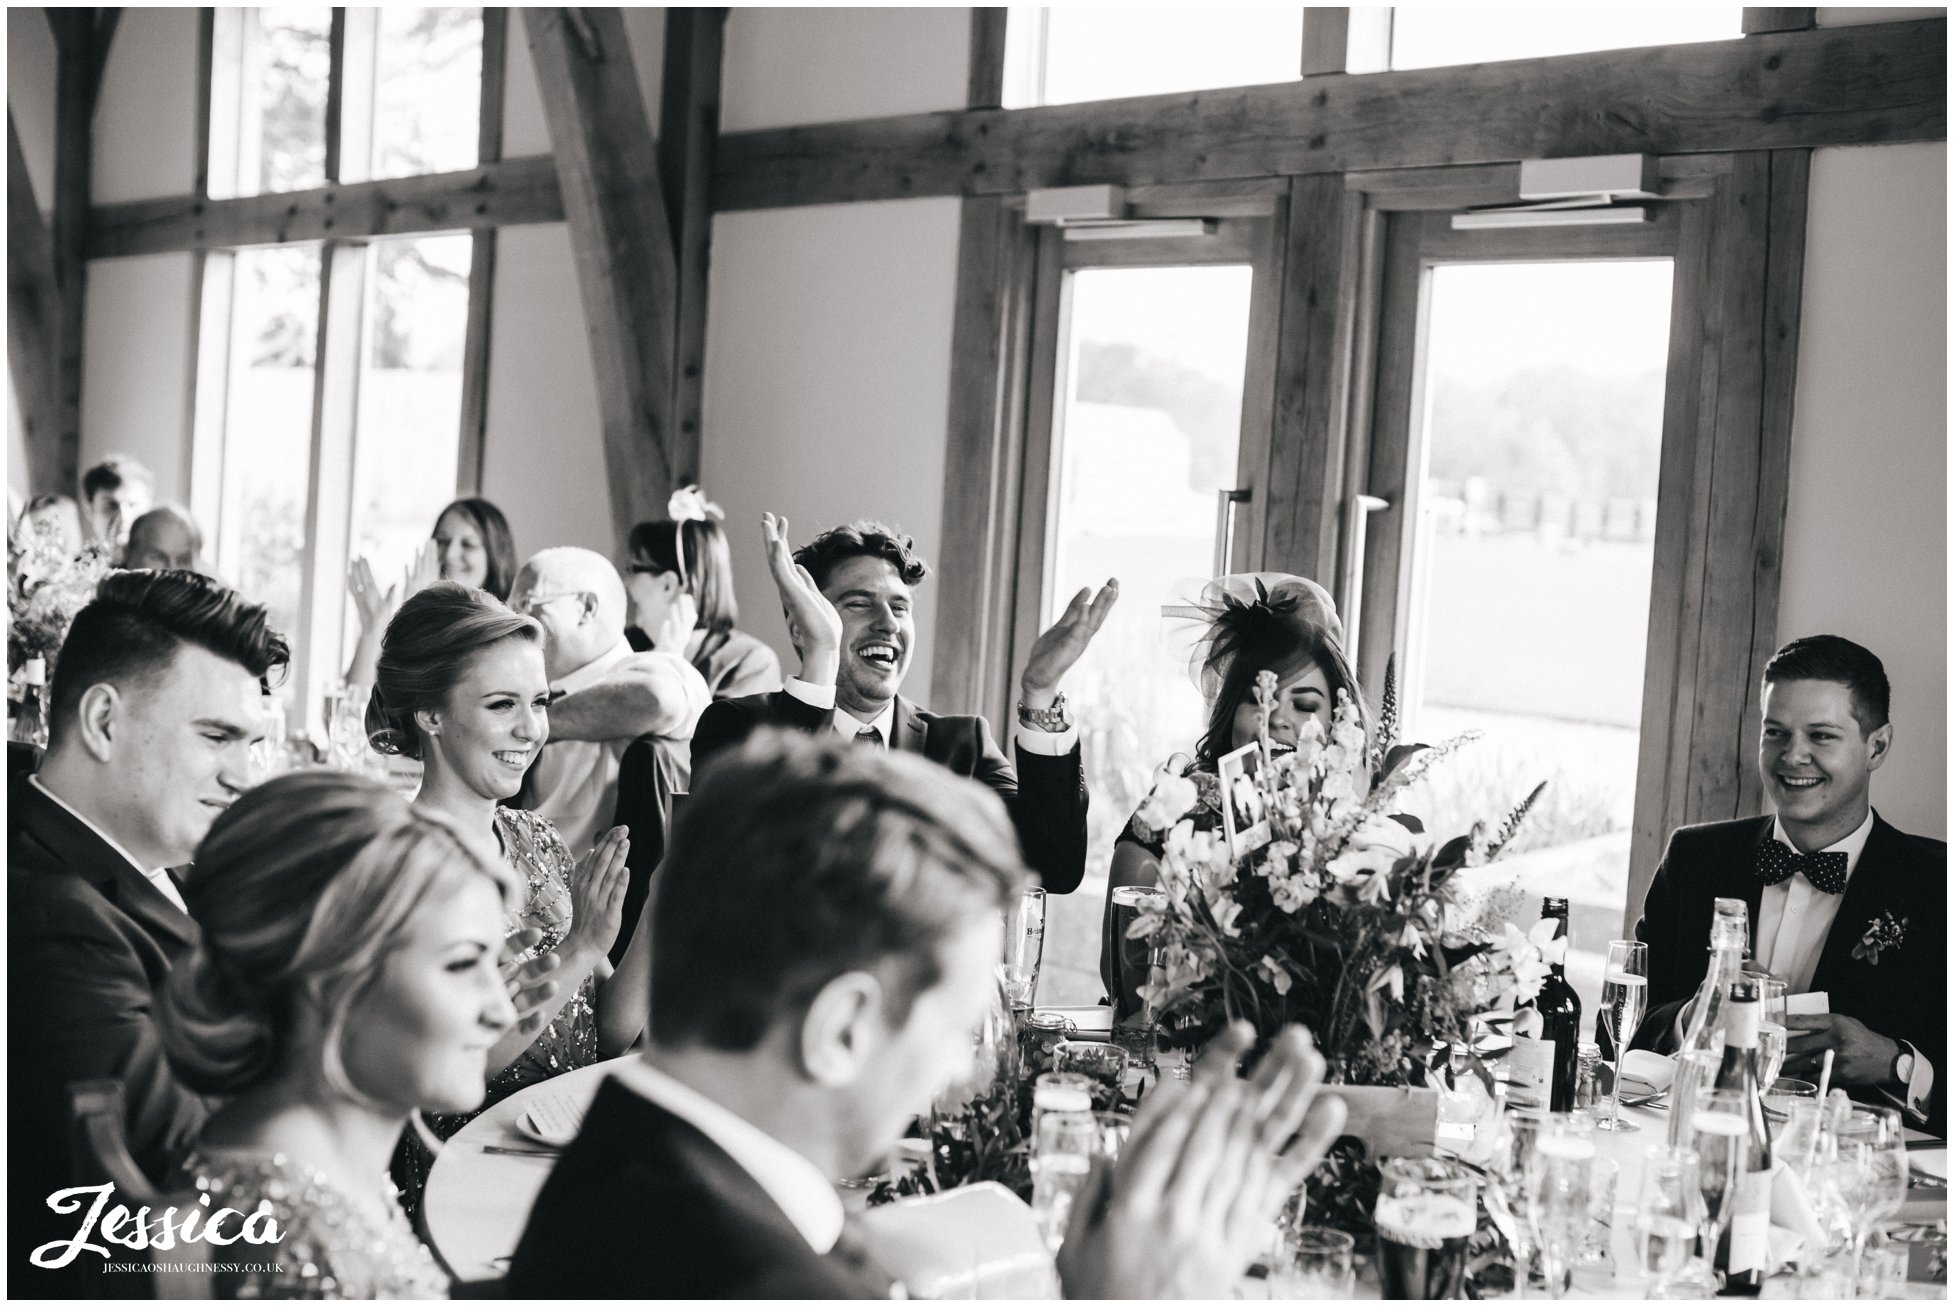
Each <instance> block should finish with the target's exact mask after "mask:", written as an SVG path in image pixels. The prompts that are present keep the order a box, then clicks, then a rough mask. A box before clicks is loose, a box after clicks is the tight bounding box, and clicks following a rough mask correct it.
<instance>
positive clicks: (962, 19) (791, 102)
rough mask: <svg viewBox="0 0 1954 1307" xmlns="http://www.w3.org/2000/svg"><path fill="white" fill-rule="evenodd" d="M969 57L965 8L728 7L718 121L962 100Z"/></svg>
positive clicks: (912, 109) (825, 116)
mask: <svg viewBox="0 0 1954 1307" xmlns="http://www.w3.org/2000/svg"><path fill="white" fill-rule="evenodd" d="M969 65H970V10H968V9H960V8H950V9H821V8H815V9H771V8H765V9H763V8H735V9H734V10H733V11H732V13H731V15H730V16H729V17H728V19H727V22H726V68H725V74H724V81H723V84H722V88H721V97H720V99H721V105H720V126H721V127H722V128H723V129H724V130H726V131H729V132H743V131H749V130H752V129H756V128H761V127H788V126H794V125H798V124H801V123H816V122H834V121H839V120H842V119H848V118H876V117H880V116H882V115H884V114H897V113H924V112H927V111H930V110H934V109H961V108H963V107H964V104H965V103H966V101H967V97H968V95H969V89H968V88H969Z"/></svg>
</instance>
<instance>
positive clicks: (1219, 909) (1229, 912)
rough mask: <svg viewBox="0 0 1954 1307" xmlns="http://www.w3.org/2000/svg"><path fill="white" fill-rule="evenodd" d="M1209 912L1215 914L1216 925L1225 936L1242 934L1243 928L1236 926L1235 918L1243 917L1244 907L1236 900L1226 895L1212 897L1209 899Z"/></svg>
mask: <svg viewBox="0 0 1954 1307" xmlns="http://www.w3.org/2000/svg"><path fill="white" fill-rule="evenodd" d="M1208 911H1210V912H1212V913H1214V923H1215V925H1217V926H1219V927H1221V931H1222V933H1223V934H1224V935H1239V934H1241V933H1242V928H1241V927H1240V926H1237V925H1236V924H1235V918H1237V917H1239V916H1241V915H1242V905H1241V904H1239V903H1237V902H1236V901H1235V900H1234V899H1232V898H1230V897H1228V896H1227V895H1226V894H1215V895H1211V896H1210V897H1209V899H1208Z"/></svg>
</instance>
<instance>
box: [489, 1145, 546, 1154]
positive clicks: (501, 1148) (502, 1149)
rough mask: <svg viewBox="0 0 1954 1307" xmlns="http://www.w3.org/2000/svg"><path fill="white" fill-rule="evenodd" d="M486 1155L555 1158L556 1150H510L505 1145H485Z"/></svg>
mask: <svg viewBox="0 0 1954 1307" xmlns="http://www.w3.org/2000/svg"><path fill="white" fill-rule="evenodd" d="M482 1151H483V1152H485V1153H500V1154H502V1155H503V1156H505V1157H555V1156H556V1155H557V1150H556V1149H554V1148H510V1147H508V1146H506V1145H504V1144H483V1145H482Z"/></svg>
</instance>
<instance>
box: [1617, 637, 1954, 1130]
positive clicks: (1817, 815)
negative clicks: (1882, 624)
mask: <svg viewBox="0 0 1954 1307" xmlns="http://www.w3.org/2000/svg"><path fill="white" fill-rule="evenodd" d="M1889 699H1890V691H1889V689H1888V686H1887V681H1886V671H1885V668H1884V667H1882V666H1881V665H1880V661H1879V659H1878V658H1877V657H1876V656H1874V655H1873V653H1872V652H1871V651H1870V650H1867V649H1864V648H1862V647H1861V646H1859V645H1857V644H1854V643H1853V642H1852V641H1850V640H1846V639H1843V638H1841V637H1839V636H1836V635H1814V636H1807V637H1804V638H1802V639H1798V640H1793V641H1792V642H1791V643H1790V644H1787V645H1785V646H1784V647H1783V648H1782V649H1779V650H1778V651H1777V653H1776V654H1774V655H1773V656H1772V658H1771V661H1770V663H1769V664H1768V665H1767V666H1766V667H1765V669H1764V689H1763V708H1764V726H1763V731H1762V734H1761V736H1760V738H1759V740H1758V752H1757V765H1758V771H1759V774H1760V775H1761V777H1762V779H1763V781H1764V789H1765V792H1766V793H1767V794H1768V795H1769V796H1770V799H1771V805H1772V807H1773V809H1774V810H1775V811H1774V813H1773V814H1772V815H1769V816H1763V817H1750V818H1744V819H1740V820H1737V821H1724V822H1712V823H1709V824H1707V825H1702V826H1688V827H1684V828H1683V829H1681V830H1678V831H1676V832H1675V833H1674V834H1673V835H1671V836H1670V837H1669V847H1668V849H1667V850H1666V851H1665V852H1664V853H1663V856H1662V865H1661V866H1660V867H1658V868H1657V869H1656V874H1655V879H1654V881H1653V883H1651V885H1650V886H1649V894H1648V898H1647V900H1646V902H1645V903H1644V906H1643V911H1642V920H1641V921H1640V922H1638V923H1637V925H1636V928H1635V934H1636V938H1638V939H1640V940H1642V941H1644V942H1645V943H1647V944H1648V946H1649V1004H1650V1011H1649V1014H1648V1017H1647V1018H1646V1019H1645V1020H1644V1021H1643V1023H1642V1026H1641V1029H1640V1030H1639V1031H1638V1032H1637V1033H1636V1037H1635V1040H1634V1046H1635V1047H1638V1048H1656V1049H1661V1050H1664V1051H1667V1050H1669V1049H1672V1048H1673V1047H1674V1046H1675V1041H1676V1038H1677V1032H1678V1031H1679V1030H1680V1028H1681V1025H1682V1024H1683V1023H1684V1020H1685V1016H1684V1009H1685V1007H1686V1005H1687V1004H1688V1003H1689V1002H1690V1000H1691V999H1692V998H1693V997H1694V995H1695V993H1696V990H1697V988H1698V987H1699V986H1700V985H1701V984H1702V981H1703V976H1704V973H1705V971H1706V970H1707V967H1708V953H1707V951H1706V941H1707V940H1708V938H1709V929H1710V914H1711V901H1712V900H1713V899H1716V898H1741V899H1743V900H1745V902H1747V903H1748V904H1749V905H1750V922H1751V958H1752V960H1753V969H1755V970H1758V971H1763V972H1768V973H1769V974H1771V975H1773V976H1776V977H1777V978H1779V979H1781V980H1783V981H1784V982H1785V985H1786V990H1787V992H1788V993H1791V994H1806V993H1823V994H1825V995H1827V998H1828V1007H1829V1009H1830V1010H1829V1012H1826V1013H1824V1014H1821V1015H1813V1016H1793V1017H1789V1018H1788V1019H1787V1022H1786V1024H1787V1026H1788V1027H1789V1029H1790V1036H1791V1037H1790V1041H1789V1049H1788V1052H1787V1053H1786V1056H1785V1063H1784V1074H1785V1075H1788V1076H1796V1077H1798V1078H1801V1079H1807V1080H1814V1081H1815V1080H1816V1079H1817V1078H1818V1069H1819V1066H1820V1064H1821V1061H1822V1059H1823V1057H1824V1054H1825V1052H1826V1050H1828V1049H1830V1050H1831V1051H1832V1053H1833V1064H1832V1083H1833V1084H1835V1085H1839V1086H1843V1087H1844V1088H1846V1089H1847V1090H1849V1091H1851V1093H1852V1095H1853V1097H1855V1098H1859V1099H1862V1100H1865V1101H1883V1102H1897V1103H1899V1104H1900V1105H1902V1106H1903V1107H1905V1108H1906V1111H1907V1116H1908V1120H1909V1123H1911V1124H1914V1125H1920V1124H1923V1123H1924V1124H1927V1126H1928V1128H1929V1129H1932V1130H1934V1131H1935V1132H1936V1133H1939V1132H1940V1130H1941V1129H1942V1122H1943V1119H1944V1115H1945V1101H1946V1092H1945V1086H1944V1084H1943V1083H1942V1074H1941V1068H1942V1067H1944V1065H1945V1056H1946V1047H1947V1033H1946V1032H1947V993H1946V985H1947V980H1946V976H1947V968H1946V956H1947V946H1946V915H1947V909H1946V903H1947V888H1946V878H1947V845H1946V844H1945V843H1944V842H1943V841H1941V840H1935V839H1927V838H1925V837H1922V836H1918V835H1907V834H1905V833H1903V832H1901V831H1899V830H1896V829H1894V828H1893V827H1892V826H1891V825H1889V824H1887V823H1886V822H1885V821H1882V820H1881V819H1880V817H1879V814H1878V813H1876V812H1874V811H1873V809H1872V798H1871V789H1872V774H1873V773H1874V772H1875V771H1877V770H1878V769H1879V767H1880V765H1881V764H1882V763H1884V762H1885V761H1886V756H1887V752H1888V750H1889V749H1890V748H1891V746H1892V741H1893V726H1892V723H1891V722H1890V721H1889V720H1888V703H1889Z"/></svg>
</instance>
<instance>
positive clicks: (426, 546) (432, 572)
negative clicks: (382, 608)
mask: <svg viewBox="0 0 1954 1307" xmlns="http://www.w3.org/2000/svg"><path fill="white" fill-rule="evenodd" d="M440 579H441V550H440V547H439V546H438V545H436V544H435V543H434V542H433V541H432V540H428V541H424V542H423V543H422V545H421V547H420V548H419V549H416V550H415V551H414V562H413V565H412V566H411V567H409V568H408V569H407V577H406V580H405V581H403V582H402V588H401V591H400V598H401V602H402V603H405V602H406V601H407V598H408V596H410V595H417V594H419V593H420V592H421V591H423V590H425V589H427V588H428V587H429V586H431V585H433V584H434V583H435V582H436V581H439V580H440Z"/></svg>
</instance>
